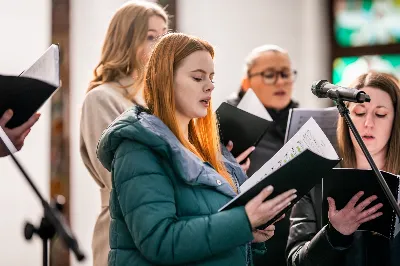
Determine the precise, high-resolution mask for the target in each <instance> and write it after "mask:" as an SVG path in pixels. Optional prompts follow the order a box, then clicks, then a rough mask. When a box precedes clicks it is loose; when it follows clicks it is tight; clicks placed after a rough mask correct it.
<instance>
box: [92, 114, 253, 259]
mask: <svg viewBox="0 0 400 266" xmlns="http://www.w3.org/2000/svg"><path fill="white" fill-rule="evenodd" d="M97 154H98V158H99V159H100V161H101V162H102V164H103V165H104V167H106V168H107V169H108V170H109V171H111V172H112V191H111V198H110V213H111V219H112V221H111V226H110V247H111V251H110V253H109V258H108V261H109V262H108V263H109V265H110V266H122V265H123V266H128V265H135V266H136V265H218V266H224V265H227V266H233V265H240V266H244V265H248V263H249V259H250V256H249V252H248V248H247V247H248V243H249V242H251V240H252V239H253V235H252V231H251V226H250V223H249V220H248V218H247V215H246V213H245V210H244V207H236V208H234V209H231V210H228V211H223V212H218V209H219V208H220V207H222V206H223V205H224V204H226V203H227V202H228V201H229V200H231V199H232V198H233V197H234V196H235V195H236V193H235V192H234V191H233V189H232V188H231V186H230V185H229V184H228V182H227V181H225V179H224V178H223V177H222V176H220V175H219V174H218V173H217V172H216V171H215V170H214V169H213V168H212V166H211V165H210V164H208V163H204V162H202V161H201V160H200V159H199V158H198V157H197V156H195V155H194V154H193V153H191V152H190V151H189V150H187V149H186V148H184V147H183V145H182V144H181V143H180V142H179V141H178V140H177V138H176V137H175V135H174V134H173V133H172V132H171V131H170V130H169V129H168V127H167V126H166V125H165V124H164V123H163V122H162V121H161V120H159V119H158V118H157V117H155V116H153V115H151V114H149V113H147V112H146V111H145V110H144V109H143V108H141V107H134V108H132V109H130V110H128V111H126V112H125V113H124V114H122V115H121V116H120V117H119V118H118V119H116V120H115V121H114V122H113V123H112V124H111V125H110V126H109V127H108V129H107V130H106V131H105V132H104V133H103V136H102V137H101V140H100V142H99V145H98V150H97ZM224 160H225V161H224V162H225V164H226V165H227V168H228V171H230V173H231V174H232V176H233V177H234V179H235V181H238V180H243V179H244V178H245V175H244V173H243V171H242V170H241V169H240V166H239V165H238V164H236V162H235V161H234V160H232V158H229V159H226V158H225V157H224ZM250 254H251V253H250Z"/></svg>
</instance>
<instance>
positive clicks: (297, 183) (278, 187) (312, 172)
mask: <svg viewBox="0 0 400 266" xmlns="http://www.w3.org/2000/svg"><path fill="white" fill-rule="evenodd" d="M339 161H340V160H339V158H338V156H337V154H336V152H335V149H334V148H333V147H332V145H331V144H330V142H329V140H328V138H327V137H326V136H325V134H324V133H323V132H322V130H321V128H320V127H319V126H318V125H317V123H316V122H315V120H314V119H312V118H311V119H310V120H309V121H308V122H307V123H306V124H305V125H304V126H303V127H302V128H301V129H300V130H299V131H298V132H297V133H296V135H295V136H293V138H292V139H290V140H289V141H288V142H287V143H286V144H285V146H283V147H282V148H281V150H279V151H278V152H277V153H276V154H275V156H274V157H272V158H271V160H269V161H268V162H267V163H265V164H264V166H262V167H261V169H260V170H258V171H257V172H256V173H255V174H254V175H253V176H251V177H250V178H249V179H248V180H247V181H246V182H245V183H244V184H242V185H241V187H240V194H239V195H238V196H236V197H235V198H234V199H232V200H231V201H230V202H228V203H227V204H226V205H225V206H223V207H222V208H221V209H220V210H219V211H223V210H227V209H230V208H233V207H235V206H240V205H246V204H247V202H249V201H250V200H251V199H253V198H254V197H255V196H257V195H258V194H259V193H260V192H261V191H262V190H263V189H264V188H265V187H267V186H269V185H272V186H273V187H274V191H273V193H272V194H271V195H270V196H269V198H273V197H276V196H277V195H279V194H281V193H283V192H284V191H288V190H290V189H296V190H297V192H296V194H297V196H298V197H297V198H296V199H295V200H293V201H292V202H291V204H290V205H289V206H287V207H286V208H285V209H284V210H283V211H282V212H280V213H279V214H277V215H276V216H275V217H274V218H273V219H271V220H270V221H269V222H268V223H267V224H265V225H264V227H266V226H268V225H270V224H272V223H274V222H275V221H276V220H277V219H279V217H281V215H282V214H283V213H285V212H287V211H289V210H290V209H291V208H292V207H293V205H294V204H295V203H296V202H297V201H298V200H299V199H300V198H301V197H303V196H304V195H305V194H307V193H308V192H309V191H310V190H311V189H312V188H313V187H314V186H315V185H316V184H317V183H319V182H320V180H321V178H322V177H323V176H324V175H325V174H326V173H327V172H328V171H329V170H331V169H332V168H333V167H334V166H335V165H337V164H338V162H339Z"/></svg>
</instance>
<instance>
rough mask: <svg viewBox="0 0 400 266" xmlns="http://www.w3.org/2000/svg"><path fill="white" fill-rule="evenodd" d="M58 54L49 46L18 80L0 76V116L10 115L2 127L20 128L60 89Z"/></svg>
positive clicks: (52, 46)
mask: <svg viewBox="0 0 400 266" xmlns="http://www.w3.org/2000/svg"><path fill="white" fill-rule="evenodd" d="M59 53H60V50H59V47H58V45H55V44H52V45H51V46H50V47H49V48H48V49H47V50H46V51H45V52H44V53H43V55H42V56H40V57H39V59H38V60H36V62H35V63H34V64H32V65H31V66H30V67H29V68H28V69H26V70H25V71H24V72H22V73H21V75H20V76H18V77H16V76H0V115H2V114H3V113H4V112H6V111H7V110H9V109H11V110H12V111H13V113H14V114H13V117H12V118H11V120H10V121H8V122H7V124H6V125H5V127H7V128H15V127H18V126H21V125H22V124H24V123H25V122H26V121H27V120H28V119H29V118H30V117H31V116H32V115H33V114H34V113H35V112H37V111H38V109H39V108H40V107H41V106H42V105H43V104H44V103H45V102H46V100H47V99H49V98H50V97H51V95H52V94H53V93H55V91H56V90H57V89H58V88H59V87H60V73H59V65H60V62H59Z"/></svg>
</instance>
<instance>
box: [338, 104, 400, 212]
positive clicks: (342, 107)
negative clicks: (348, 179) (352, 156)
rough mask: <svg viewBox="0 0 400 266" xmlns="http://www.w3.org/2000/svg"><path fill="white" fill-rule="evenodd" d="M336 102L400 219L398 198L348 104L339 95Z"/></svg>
mask: <svg viewBox="0 0 400 266" xmlns="http://www.w3.org/2000/svg"><path fill="white" fill-rule="evenodd" d="M334 102H335V103H336V106H337V108H338V110H339V113H340V115H341V116H342V117H344V119H345V120H346V123H347V125H348V126H349V128H350V130H351V132H352V133H353V135H354V137H355V138H356V140H357V142H358V144H359V145H360V147H361V150H362V151H363V153H364V155H365V157H366V158H367V160H368V163H369V165H370V166H371V168H372V170H373V171H374V172H375V175H376V178H377V179H378V182H379V184H380V186H381V188H382V189H383V191H384V192H385V195H386V198H387V199H388V200H389V202H390V205H391V206H392V208H393V210H394V211H395V213H396V215H397V217H399V219H400V208H399V205H397V202H396V199H395V198H394V196H393V194H392V192H391V191H390V189H389V187H388V185H387V183H386V181H385V179H384V178H383V176H382V173H381V172H380V171H379V169H378V167H377V166H376V164H375V162H374V160H373V159H372V156H371V154H370V153H369V151H368V149H367V147H366V146H365V143H364V141H363V140H362V138H361V136H360V134H359V133H358V131H357V129H356V127H355V126H354V124H353V121H352V120H351V118H350V115H349V113H350V112H349V109H347V107H346V105H345V104H344V103H343V100H342V99H340V97H339V96H338V97H337V98H336V99H335V100H334Z"/></svg>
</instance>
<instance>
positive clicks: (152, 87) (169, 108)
mask: <svg viewBox="0 0 400 266" xmlns="http://www.w3.org/2000/svg"><path fill="white" fill-rule="evenodd" d="M196 51H207V52H209V53H210V55H211V57H212V58H214V48H213V47H212V46H211V45H210V44H209V43H208V42H206V41H204V40H202V39H199V38H197V37H193V36H189V35H186V34H182V33H170V34H167V35H165V36H164V37H162V38H161V40H160V41H159V42H158V43H157V45H156V46H155V48H154V50H153V53H152V55H151V57H150V60H149V62H148V66H147V69H146V72H145V86H144V97H145V101H146V104H147V107H148V108H149V109H150V112H151V113H153V114H154V115H155V116H157V117H159V118H160V119H161V120H162V121H163V122H164V123H165V124H166V125H167V126H168V127H169V129H170V130H171V131H172V132H173V133H174V134H175V136H176V137H177V138H178V140H179V141H180V142H181V143H182V144H183V145H184V146H185V147H186V148H187V149H189V150H190V151H192V152H193V153H194V154H196V155H197V156H198V157H199V158H200V159H202V160H203V161H207V162H209V163H210V164H211V165H212V166H213V167H214V168H215V169H216V171H217V172H218V173H219V174H221V175H222V176H223V177H224V178H225V179H226V180H227V182H228V183H229V184H230V185H231V186H232V188H233V189H234V190H236V187H235V185H234V183H233V180H232V178H231V176H230V175H229V173H228V172H227V170H226V168H225V165H224V164H223V163H222V161H221V156H222V155H221V148H220V140H219V135H218V127H217V120H216V117H215V115H214V112H213V111H212V106H211V102H210V105H209V107H208V109H207V115H206V116H205V117H202V118H195V119H192V120H191V121H190V122H189V141H187V140H186V138H185V137H184V136H183V133H182V132H181V130H180V129H179V126H178V122H177V118H176V115H175V110H176V107H175V100H174V99H175V98H174V87H173V82H174V74H175V71H176V69H177V67H178V66H179V64H180V63H181V61H182V60H183V59H184V58H186V57H187V56H189V55H190V54H192V53H194V52H196Z"/></svg>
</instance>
